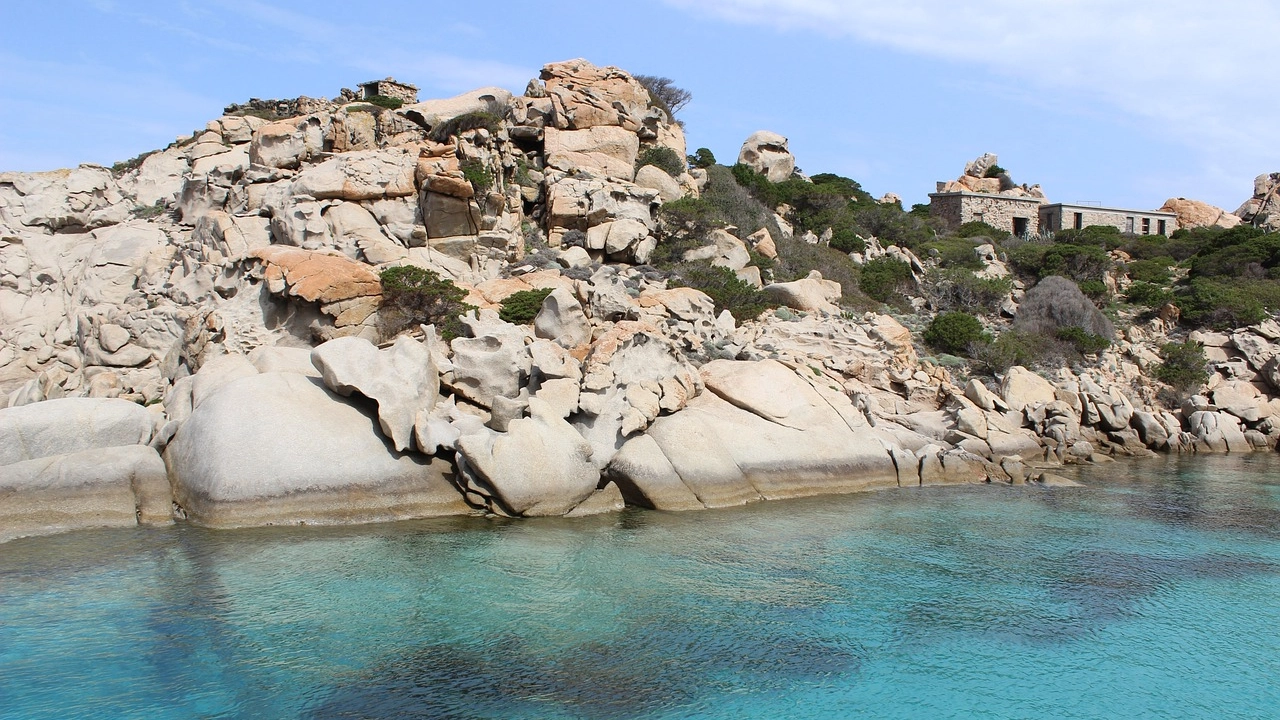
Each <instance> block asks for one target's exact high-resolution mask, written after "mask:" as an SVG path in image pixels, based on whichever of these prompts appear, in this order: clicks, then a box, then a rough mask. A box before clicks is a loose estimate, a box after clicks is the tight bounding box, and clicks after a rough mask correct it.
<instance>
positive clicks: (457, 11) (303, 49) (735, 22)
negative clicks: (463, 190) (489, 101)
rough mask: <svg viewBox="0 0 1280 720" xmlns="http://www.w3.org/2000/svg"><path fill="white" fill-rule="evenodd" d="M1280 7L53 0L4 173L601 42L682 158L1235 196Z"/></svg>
mask: <svg viewBox="0 0 1280 720" xmlns="http://www.w3.org/2000/svg"><path fill="white" fill-rule="evenodd" d="M1277 37H1280V3H1276V2H1274V0H1215V2H1212V3H1209V2H1204V0H1106V1H1103V0H1039V1H1038V2H1027V1H1026V0H975V1H974V2H967V3H960V2H955V0H894V1H893V2H888V3H886V2H884V0H876V1H874V2H861V1H859V0H843V1H839V0H651V1H650V2H646V3H638V2H582V1H581V0H574V1H570V0H541V1H540V2H538V3H530V2H506V1H504V0H488V1H487V2H484V3H458V2H448V3H445V2H435V1H434V0H428V1H426V2H424V1H422V0H417V1H401V0H383V1H382V2H378V3H376V4H375V3H352V2H341V3H340V2H330V1H329V0H311V1H310V2H285V1H283V0H243V1H233V0H204V1H202V2H182V1H180V0H167V1H165V2H156V1H152V0H47V1H46V2H41V3H17V2H7V3H4V7H3V9H0V68H3V70H0V169H5V170H44V169H51V168H55V167H64V166H70V165H75V164H76V163H79V162H97V163H103V164H110V163H112V162H114V161H117V160H122V159H126V158H129V157H132V156H134V155H136V154H138V153H140V152H143V151H146V150H150V149H154V148H157V147H163V146H164V145H166V144H167V143H169V142H170V141H171V140H172V139H173V138H174V137H175V136H177V135H180V134H184V133H189V132H191V131H192V130H194V129H196V128H199V127H202V126H203V125H204V123H205V122H206V121H207V120H210V119H212V118H215V117H217V116H218V115H220V114H221V109H222V107H223V106H225V105H226V104H228V103H231V102H238V101H243V100H246V99H248V98H249V97H263V98H267V97H293V96H296V95H311V96H326V97H332V96H333V95H335V94H337V91H338V89H339V88H341V87H343V86H346V87H354V86H355V85H356V84H357V83H359V82H361V81H364V80H369V79H373V78H380V77H385V76H387V75H394V76H395V77H397V78H399V79H401V80H405V81H409V82H413V83H415V84H417V85H418V86H419V87H421V88H422V91H421V96H422V97H423V98H428V97H446V96H449V95H453V94H456V93H459V92H462V91H465V90H468V89H471V88H474V87H479V86H483V85H499V86H503V87H507V88H509V89H511V90H513V91H515V92H520V91H522V90H523V88H524V85H525V83H526V82H527V81H528V79H529V78H531V77H534V76H536V75H537V72H538V69H539V68H540V67H541V66H542V65H543V64H544V63H547V62H552V61H556V60H566V59H570V58H574V57H585V58H587V59H588V60H591V61H592V62H594V63H596V64H599V65H606V64H607V65H617V66H619V67H622V68H624V69H626V70H629V71H631V72H635V73H646V74H650V75H665V76H668V77H671V78H673V79H674V80H675V81H676V84H678V85H680V86H681V87H684V88H686V89H688V90H690V91H691V92H692V93H693V96H694V99H693V102H692V103H690V105H689V106H688V107H687V108H686V109H685V110H684V111H683V112H682V118H683V119H684V120H685V122H686V124H687V129H688V135H689V146H690V150H692V149H694V148H697V147H704V146H705V147H708V148H710V149H711V150H712V151H714V152H715V154H716V156H717V157H718V158H719V159H720V160H721V161H723V162H730V163H731V162H732V161H733V160H734V159H735V157H736V155H737V151H738V148H739V146H740V145H741V143H742V140H743V139H745V138H746V137H747V135H749V134H750V133H751V132H753V131H755V130H760V129H769V130H774V131H776V132H779V133H782V134H783V135H786V136H787V137H789V138H790V140H791V147H792V151H793V152H794V153H795V155H796V158H797V162H798V164H799V165H800V167H801V168H803V169H804V171H806V172H809V173H817V172H835V173H839V174H842V175H847V176H849V177H852V178H854V179H856V180H858V181H859V182H861V183H862V185H863V187H865V188H866V189H867V190H868V191H870V192H872V193H873V194H876V195H879V194H882V193H885V192H896V193H898V194H900V195H901V196H902V197H903V198H904V199H905V200H906V201H907V202H908V203H911V202H924V201H926V200H927V197H926V196H927V193H928V192H930V191H931V190H932V189H933V186H934V182H935V181H937V180H946V179H953V178H954V177H955V176H956V175H958V174H959V173H960V171H961V169H962V168H963V166H964V163H965V162H966V161H968V160H970V159H972V158H974V157H976V156H978V155H980V154H981V153H983V152H995V153H998V154H999V155H1000V164H1001V165H1002V166H1004V167H1005V168H1007V169H1008V170H1009V171H1010V172H1011V173H1012V175H1013V177H1014V179H1015V180H1017V181H1019V182H1029V183H1040V184H1041V185H1042V186H1043V188H1044V190H1045V192H1046V194H1047V195H1048V196H1049V197H1050V199H1051V200H1054V201H1064V202H1073V201H1078V200H1092V201H1101V202H1104V203H1106V204H1115V205H1124V206H1132V207H1158V206H1159V205H1160V204H1161V203H1163V202H1164V200H1165V199H1166V198H1168V197H1173V196H1184V197H1192V198H1197V199H1201V200H1205V201H1208V202H1211V203H1214V204H1216V205H1220V206H1222V207H1225V208H1226V209H1227V210H1234V209H1235V208H1236V207H1237V206H1238V205H1239V204H1240V203H1241V202H1242V201H1243V200H1244V199H1245V198H1247V197H1248V196H1249V195H1250V194H1251V193H1252V186H1253V178H1254V176H1256V175H1258V174H1260V173H1263V172H1276V171H1280V142H1276V141H1275V139H1274V135H1275V132H1276V131H1275V127H1276V125H1275V123H1276V120H1275V118H1277V117H1280V93H1276V91H1275V82H1276V81H1275V74H1274V69H1273V68H1274V60H1273V59H1271V58H1273V57H1274V43H1275V38H1277Z"/></svg>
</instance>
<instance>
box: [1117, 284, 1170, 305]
mask: <svg viewBox="0 0 1280 720" xmlns="http://www.w3.org/2000/svg"><path fill="white" fill-rule="evenodd" d="M1124 299H1125V300H1127V301H1128V302H1131V303H1133V304H1134V305H1142V306H1144V307H1148V308H1151V309H1152V310H1155V309H1158V308H1162V307H1164V306H1165V304H1167V303H1169V302H1172V301H1173V291H1172V290H1169V289H1167V288H1163V287H1160V286H1159V285H1156V284H1154V283H1149V282H1142V281H1138V282H1135V283H1133V284H1132V285H1130V286H1129V288H1128V289H1127V290H1125V293H1124Z"/></svg>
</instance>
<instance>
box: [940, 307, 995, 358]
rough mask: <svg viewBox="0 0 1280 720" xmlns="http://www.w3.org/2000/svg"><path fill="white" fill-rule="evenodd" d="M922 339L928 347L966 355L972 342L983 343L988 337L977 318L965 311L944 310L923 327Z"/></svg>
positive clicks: (987, 340) (988, 339)
mask: <svg viewBox="0 0 1280 720" xmlns="http://www.w3.org/2000/svg"><path fill="white" fill-rule="evenodd" d="M924 341H925V343H926V344H928V345H929V347H931V348H933V349H935V350H938V351H941V352H944V353H951V354H953V355H968V354H969V348H970V346H971V345H973V344H974V343H985V342H989V341H990V337H989V336H988V335H987V334H986V332H985V331H984V330H983V329H982V323H981V322H979V321H978V318H976V317H974V316H972V315H970V314H969V313H967V312H960V311H955V312H946V313H942V314H941V315H938V316H937V317H935V318H934V319H933V321H932V322H930V323H929V327H927V328H925V331H924Z"/></svg>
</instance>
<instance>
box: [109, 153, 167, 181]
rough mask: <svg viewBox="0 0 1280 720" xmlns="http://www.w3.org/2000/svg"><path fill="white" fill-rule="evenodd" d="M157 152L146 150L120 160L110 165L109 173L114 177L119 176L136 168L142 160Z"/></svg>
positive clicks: (140, 165) (140, 164)
mask: <svg viewBox="0 0 1280 720" xmlns="http://www.w3.org/2000/svg"><path fill="white" fill-rule="evenodd" d="M157 152H159V151H158V150H149V151H147V152H144V153H142V154H141V155H135V156H134V157H131V158H129V159H128V160H121V161H120V162H118V163H116V164H114V165H112V166H111V173H112V174H113V175H115V176H116V177H119V176H121V175H124V174H125V173H127V172H129V171H130V170H137V169H138V168H140V167H142V162H143V161H144V160H146V159H147V158H149V157H151V156H152V155H155V154H156V153H157Z"/></svg>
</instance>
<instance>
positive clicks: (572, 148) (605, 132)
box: [545, 125, 640, 180]
mask: <svg viewBox="0 0 1280 720" xmlns="http://www.w3.org/2000/svg"><path fill="white" fill-rule="evenodd" d="M545 152H546V156H547V164H548V165H549V166H551V167H553V168H557V169H559V170H564V171H565V172H570V171H573V170H586V171H588V172H591V173H593V174H597V175H601V176H610V177H618V178H622V179H623V180H631V179H632V177H633V176H634V175H635V172H636V171H635V166H636V155H637V154H638V153H639V152H640V138H639V137H637V136H636V134H635V133H634V132H632V131H630V130H626V129H624V128H620V127H614V126H608V125H600V126H596V127H591V128H588V129H586V130H557V129H555V128H547V129H546V150H545Z"/></svg>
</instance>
